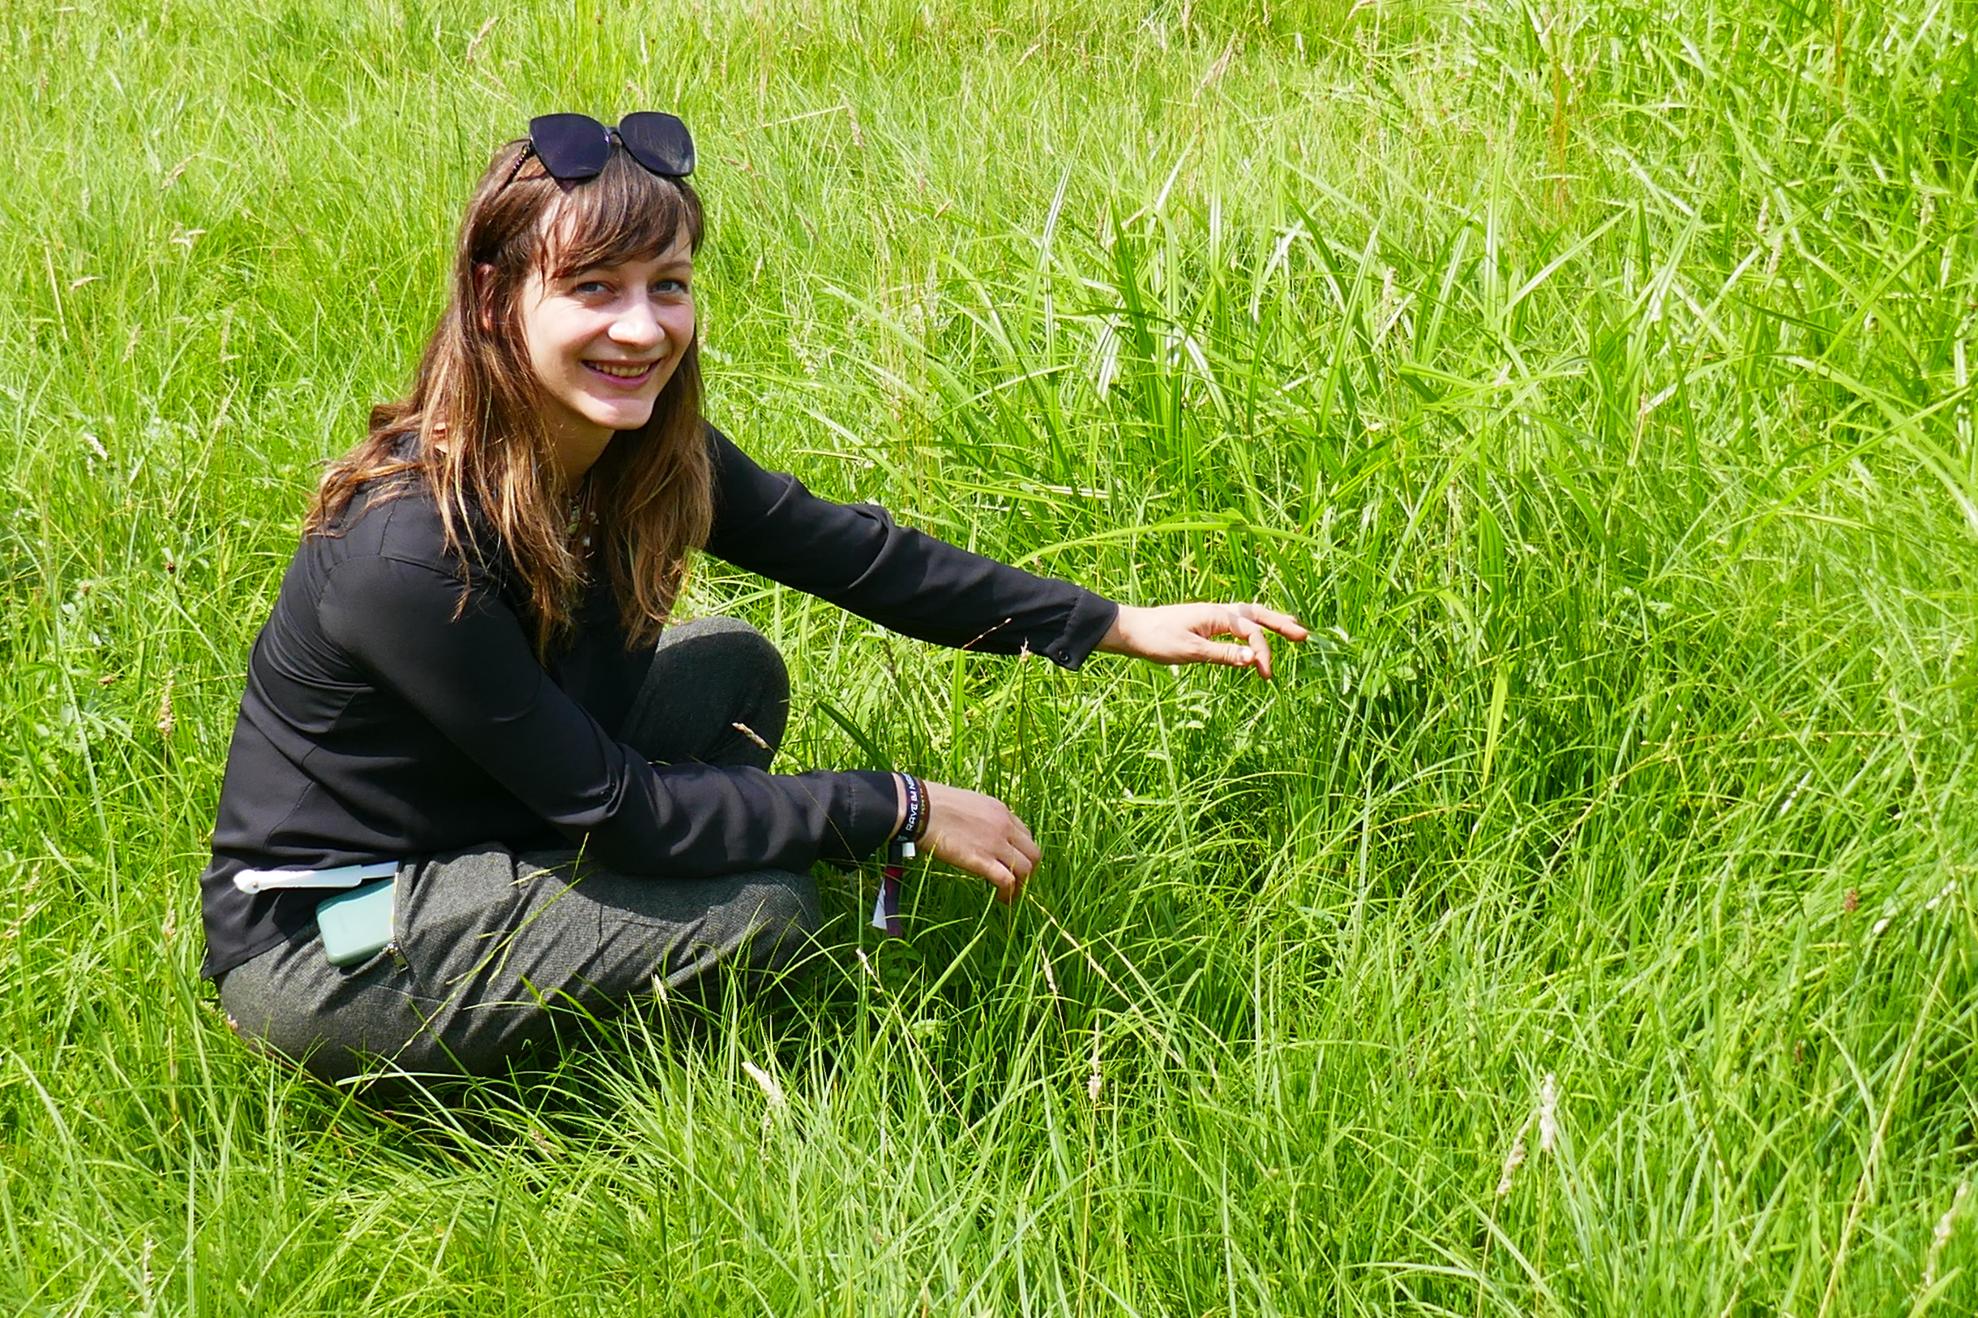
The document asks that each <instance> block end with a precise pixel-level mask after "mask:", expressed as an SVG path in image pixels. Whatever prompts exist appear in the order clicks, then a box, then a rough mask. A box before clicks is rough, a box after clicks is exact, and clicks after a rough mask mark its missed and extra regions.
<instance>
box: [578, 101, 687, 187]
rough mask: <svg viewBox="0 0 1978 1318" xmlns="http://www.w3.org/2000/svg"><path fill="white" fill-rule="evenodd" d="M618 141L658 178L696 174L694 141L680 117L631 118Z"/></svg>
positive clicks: (647, 113)
mask: <svg viewBox="0 0 1978 1318" xmlns="http://www.w3.org/2000/svg"><path fill="white" fill-rule="evenodd" d="M618 140H619V141H621V142H623V143H624V144H625V149H626V150H627V151H630V152H631V153H632V159H634V160H636V161H638V162H639V163H640V164H641V165H644V166H645V167H646V168H647V169H649V170H651V171H652V172H653V173H655V174H664V175H666V176H667V177H668V178H685V177H686V176H687V175H689V174H691V173H693V172H694V139H693V136H692V135H691V134H689V133H688V132H687V125H686V124H684V123H682V122H680V120H679V118H678V116H675V115H670V114H662V113H660V112H659V111H657V110H641V111H640V112H639V113H637V114H628V115H626V116H625V118H624V119H623V120H622V121H620V123H619V125H618ZM600 168H601V166H600Z"/></svg>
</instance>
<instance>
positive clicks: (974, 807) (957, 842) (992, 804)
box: [902, 783, 1044, 904]
mask: <svg viewBox="0 0 1978 1318" xmlns="http://www.w3.org/2000/svg"><path fill="white" fill-rule="evenodd" d="M926 786H927V831H926V832H924V833H922V834H921V836H920V841H919V842H917V843H915V844H914V845H915V848H916V849H917V850H919V851H922V852H926V853H929V854H932V855H933V856H934V857H935V858H936V859H938V860H943V861H946V862H947V863H948V864H950V865H953V866H954V867H955V868H956V869H963V870H967V871H968V872H969V873H970V874H978V875H980V876H982V877H983V878H985V879H987V880H989V882H990V883H992V884H994V885H995V888H996V900H997V901H999V902H1003V903H1005V904H1007V903H1009V902H1012V901H1014V900H1016V898H1017V896H1018V894H1020V893H1021V892H1022V891H1023V885H1024V881H1025V880H1027V879H1028V878H1029V877H1030V875H1031V871H1033V870H1035V869H1036V868H1037V862H1038V861H1040V860H1042V859H1043V858H1044V853H1043V852H1041V851H1039V850H1038V849H1037V843H1036V840H1035V839H1033V838H1032V837H1031V836H1030V830H1029V829H1027V828H1025V827H1024V826H1023V821H1022V820H1021V819H1018V818H1017V817H1016V816H1015V815H1014V814H1012V813H1011V811H1010V808H1009V807H1008V806H1006V805H1004V804H1003V803H1002V802H1001V801H998V800H997V799H996V798H995V797H993V796H985V795H983V794H982V793H981V792H971V791H969V790H968V789H967V788H966V787H950V786H948V785H947V784H946V783H928V784H927V785H926ZM902 807H903V808H904V802H902Z"/></svg>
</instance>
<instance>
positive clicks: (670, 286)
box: [652, 279, 687, 297]
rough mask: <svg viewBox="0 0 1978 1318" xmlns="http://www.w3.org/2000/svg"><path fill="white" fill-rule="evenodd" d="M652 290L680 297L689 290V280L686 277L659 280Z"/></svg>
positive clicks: (663, 294) (664, 294) (662, 294)
mask: <svg viewBox="0 0 1978 1318" xmlns="http://www.w3.org/2000/svg"><path fill="white" fill-rule="evenodd" d="M652 291H653V292H655V293H658V294H660V295H661V296H662V297H678V296H680V294H682V293H684V292H686V291H687V281H686V280H684V279H661V280H657V281H655V282H654V284H653V286H652Z"/></svg>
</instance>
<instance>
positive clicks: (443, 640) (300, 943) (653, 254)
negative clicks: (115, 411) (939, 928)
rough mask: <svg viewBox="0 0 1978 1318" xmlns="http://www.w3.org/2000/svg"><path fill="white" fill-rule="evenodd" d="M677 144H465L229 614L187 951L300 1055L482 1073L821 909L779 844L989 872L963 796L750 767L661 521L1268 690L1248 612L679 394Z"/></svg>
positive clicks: (754, 726) (694, 214)
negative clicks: (407, 300)
mask: <svg viewBox="0 0 1978 1318" xmlns="http://www.w3.org/2000/svg"><path fill="white" fill-rule="evenodd" d="M692 168H693V145H692V142H691V139H690V138H689V136H688V134H687V130H686V128H685V126H684V125H682V124H681V123H680V121H679V120H678V119H675V118H673V117H672V116H670V115H661V114H650V113H647V114H637V115H631V116H628V117H627V118H626V119H625V121H624V122H623V123H622V124H620V125H618V126H617V127H615V128H610V129H607V128H605V127H604V126H603V125H601V124H599V123H597V122H596V121H595V120H591V119H588V118H586V117H584V116H581V115H550V116H545V117H542V118H538V119H536V120H533V121H531V124H530V136H529V138H528V139H526V140H522V141H515V142H510V143H508V144H507V145H506V146H504V147H502V148H501V150H500V151H499V152H497V153H496V155H495V158H494V160H493V162H492V164H490V166H489V168H488V171H487V173H486V174H485V175H484V176H483V177H482V179H481V182H480V184H479V186H478V187H477V188H476V189H475V192H474V196H473V199H472V201H471V202H470V203H469V205H468V208H467V214H466V217H465V219H464V221H463V223H462V225H461V233H460V242H459V246H458V250H457V252H456V256H455V261H454V270H453V289H452V300H451V303H450V305H449V306H448V307H447V309H446V311H445V313H444V314H443V315H442V317H441V319H440V323H439V325H438V327H437V328H436V329H435V331H434V333H433V336H432V338H431V340H430V342H429V343H428V344H427V347H426V351H425V354H424V357H423V359H422V360H421V363H420V366H419V372H418V376H417V379H416V380H415V382H414V384H413V387H412V392H411V394H410V396H409V397H407V398H406V399H404V400H403V401H401V402H397V403H392V404H388V405H385V406H381V407H378V408H376V409H374V410H373V412H372V416H371V424H370V431H369V436H368V437H367V438H366V439H365V440H364V441H363V442H362V443H361V444H359V445H358V446H357V447H356V448H355V449H354V450H352V451H351V452H350V453H349V454H348V455H347V456H346V457H344V458H343V459H342V460H341V461H340V462H339V463H337V464H336V465H335V466H333V467H332V468H331V469H330V470H329V472H328V473H327V474H326V476H325V478H324V480H323V482H322V485H321V487H320V489H319V490H318V491H317V494H316V497H315V500H314V502H313V504H312V506H311V508H310V511H309V514H308V518H307V521H306V524H305V533H304V536H303V539H302V543H301V546H300V548H299V549H298V550H297V552H296V555H295V559H294V561H293V563H292V564H291V565H290V567H289V570H288V573H287V575H286V576H285V577H284V579H283V582H282V588H281V593H280V596H279V598H278V599H277V601H276V603H275V607H274V611H273V614H272V615H271V617H270V618H269V620H268V623H267V625H266V626H265V627H264V628H263V629H262V631H261V633H260V635H259V637H258V638H257V639H256V641H255V645H254V650H253V655H252V658H251V660H250V663H249V669H248V678H247V689H246V694H245V695H244V697H243V698H242V701H241V709H240V717H239V720H238V722H237V724H236V726H235V730H234V737H233V743H232V747H231V750H230V753H229V759H228V764H227V773H226V779H225V784H224V786H223V788H222V792H221V799H220V806H219V817H218V821H217V824H216V826H215V829H214V834H213V861H212V864H211V865H210V866H208V868H207V870H206V873H205V875H204V876H203V877H202V880H201V885H202V899H203V906H204V917H205V926H206V934H207V943H208V952H207V958H206V964H205V968H204V973H205V974H206V975H208V976H209V977H212V978H215V979H217V980H218V981H219V991H220V996H221V1000H222V1002H223V1004H224V1005H225V1007H226V1010H227V1013H228V1017H229V1020H230V1022H231V1023H232V1024H233V1025H234V1027H235V1028H236V1029H237V1030H239V1031H241V1032H242V1033H243V1034H244V1035H246V1036H247V1037H249V1038H250V1039H252V1040H255V1041H257V1042H258V1043H259V1044H261V1045H263V1046H266V1047H268V1048H271V1049H273V1050H275V1051H277V1052H280V1053H282V1054H284V1055H287V1056H289V1057H291V1058H295V1059H298V1060H301V1061H302V1062H303V1063H304V1064H305V1065H306V1066H307V1067H308V1068H309V1069H310V1070H311V1071H313V1072H314V1073H316V1074H317V1075H319V1076H322V1077H324V1078H330V1079H336V1078H343V1077H349V1076H352V1075H356V1074H359V1073H360V1072H362V1071H364V1070H365V1069H366V1068H368V1067H369V1066H371V1065H373V1064H374V1063H375V1062H377V1061H379V1060H382V1062H383V1063H384V1064H385V1065H387V1066H389V1067H391V1068H393V1069H397V1070H402V1071H407V1072H415V1073H418V1072H468V1073H488V1072H493V1071H497V1070H499V1069H500V1068H501V1067H503V1066H504V1065H505V1064H507V1063H508V1062H510V1061H511V1060H513V1059H514V1058H515V1057H516V1056H517V1054H518V1053H520V1052H522V1051H524V1050H526V1049H528V1048H530V1047H532V1046H533V1045H534V1044H536V1043H537V1042H540V1041H541V1040H543V1039H544V1038H547V1037H549V1036H550V1035H551V1033H552V1032H553V1027H554V1016H555V1013H556V1011H557V1009H558V1008H559V1007H575V1008H577V1009H578V1010H579V1011H580V1012H581V1013H582V1014H584V1015H587V1016H595V1015H600V1014H604V1013H606V1012H608V1011H609V1010H610V1009H612V1008H614V1007H616V1006H619V1005H622V1004H623V1003H624V1002H626V1001H627V1000H628V999H630V998H632V997H634V996H635V995H638V994H641V993H650V992H652V991H654V989H655V988H657V987H659V986H662V985H663V986H666V987H667V988H678V989H704V988H705V987H706V986H707V985H708V984H709V983H710V982H711V981H712V980H713V979H714V978H715V977H716V976H715V974H714V972H717V971H723V970H729V971H734V972H753V971H763V970H768V969H772V968H775V967H777V966H780V965H781V964H783V963H785V962H786V961H787V960H788V959H789V957H790V956H791V955H792V953H793V951H794V950H795V948H796V947H797V946H798V945H799V944H800V942H801V940H802V939H803V938H804V937H805V936H807V935H808V934H809V933H811V932H812V931H814V930H815V928H816V926H817V923H818V917H817V902H816V893H815V889H814V886H813V884H812V880H811V879H810V878H809V877H808V874H807V871H808V870H809V868H810V866H811V865H812V863H813V862H815V861H817V860H819V859H828V860H837V861H841V862H842V861H856V860H859V859H862V858H864V857H866V856H869V855H871V854H872V853H873V852H875V851H877V850H878V849H880V848H881V847H883V846H886V845H887V844H888V843H889V842H893V841H895V839H896V838H904V837H915V836H917V837H918V840H919V845H920V847H921V849H922V850H923V851H926V852H931V853H932V854H933V855H934V856H936V857H938V858H940V859H941V860H943V861H945V862H946V863H948V864H950V865H953V866H955V867H957V868H959V869H962V870H965V871H967V872H969V873H972V874H976V875H979V876H981V877H982V878H984V879H987V880H988V881H989V882H990V883H991V884H992V885H993V886H994V888H995V890H996V895H997V896H998V897H999V898H1000V899H1002V900H1003V901H1010V900H1012V899H1013V898H1014V897H1015V896H1016V895H1017V894H1018V893H1019V892H1020V891H1021V889H1022V886H1023V883H1024V881H1025V880H1026V879H1027V878H1029V876H1030V875H1031V873H1032V872H1033V870H1034V869H1035V867H1036V865H1037V863H1038V860H1039V851H1038V847H1037V844H1036V842H1035V841H1034V840H1033V839H1032V838H1031V835H1030V832H1029V830H1028V829H1027V828H1025V827H1024V825H1023V822H1022V821H1021V820H1020V819H1018V818H1017V817H1016V816H1015V815H1014V814H1012V813H1011V812H1010V810H1009V808H1008V807H1007V806H1005V805H1004V804H1003V803H1002V802H1001V801H998V800H996V799H994V798H993V797H989V796H985V795H983V794H981V793H979V792H973V791H969V790H967V789H965V788H960V787H952V786H947V785H944V784H940V783H922V782H920V781H919V780H918V779H916V778H913V777H911V776H909V775H905V774H899V773H892V772H879V771H852V772H815V773H804V774H795V775H783V774H772V773H770V772H769V771H768V770H769V764H770V759H771V757H772V756H773V755H774V753H775V748H776V745H777V742H778V740H779V739H780V737H781V735H782V731H783V724H784V719H785V717H786V713H787V707H788V695H789V692H788V686H787V677H786V675H785V672H784V668H783V664H782V661H781V659H780V657H779V656H778V655H777V653H776V651H775V649H774V648H773V647H772V646H770V644H769V643H768V642H767V641H766V640H765V639H764V638H763V637H762V636H760V635H759V634H757V633H756V632H755V631H753V630H752V629H750V628H748V627H746V626H744V625H742V624H740V623H736V622H733V621H731V620H726V619H709V620H703V621H699V622H694V623H688V624H685V625H683V626H677V627H673V628H670V629H667V630H665V631H664V632H662V630H661V629H662V625H663V624H664V623H665V621H666V618H667V614H668V612H669V610H670V609H671V608H672V606H673V603H674V600H675V597H676V596H677V594H678V592H679V589H680V586H681V583H682V580H683V578H684V576H685V574H686V570H687V564H688V559H689V557H690V555H691V553H692V551H694V550H695V549H697V548H705V549H706V550H707V551H708V552H711V553H713V554H715V555H717V556H719V557H721V558H724V559H726V560H728V561H729V562H731V563H734V564H737V565H738V566H741V567H744V568H748V569H751V570H753V571H756V572H760V573H762V574H763V575H765V576H768V577H770V578H772V579H774V580H777V581H781V582H784V583H786V584H788V585H792V586H795V587H797V588H799V589H802V590H806V591H809V592H811V593H813V594H815V595H818V596H820V597H822V598H824V599H827V600H830V601H832V602H834V603H837V604H839V605H842V606H843V607H845V608H848V609H851V610H853V611H855V612H857V613H859V614H861V615H863V616H865V617H868V618H871V619H873V620H875V621H877V622H880V623H882V624H884V625H886V626H888V627H891V628H893V629H895V630H897V631H900V632H904V633H906V634H908V635H911V636H917V637H921V638H923V639H926V640H931V641H938V642H941V643H943V644H947V645H953V646H965V647H969V648H972V649H977V650H986V651H991V652H995V653H1001V654H1014V653H1018V652H1020V651H1022V650H1025V649H1028V650H1030V651H1032V652H1035V653H1039V654H1043V655H1045V656H1047V657H1049V658H1050V659H1052V660H1054V661H1055V662H1057V663H1059V664H1062V665H1063V666H1065V667H1067V668H1076V667H1077V666H1078V665H1079V664H1080V663H1081V662H1082V661H1083V660H1084V659H1085V657H1086V655H1087V654H1089V653H1090V652H1091V651H1092V650H1094V649H1105V650H1110V651H1113V652H1116V653H1121V654H1130V655H1137V656H1139V657H1141V658H1145V659H1153V660H1158V661H1161V662H1166V663H1177V662H1194V661H1209V662H1220V663H1226V664H1231V665H1234V666H1238V667H1247V668H1250V669H1252V670H1253V671H1255V672H1256V673H1257V674H1258V675H1259V676H1262V677H1269V676H1270V650H1269V647H1268V644H1267V642H1266V639H1265V632H1266V630H1269V631H1273V632H1276V633H1278V634H1280V635H1283V636H1286V637H1289V638H1291V639H1294V640H1296V639H1302V638H1303V637H1304V635H1305V632H1304V629H1303V628H1301V627H1299V625H1298V624H1297V623H1296V622H1295V621H1293V620H1292V619H1291V618H1288V617H1285V616H1284V615H1282V614H1278V613H1274V612H1271V611H1270V610H1268V609H1264V608H1260V607H1258V606H1254V605H1231V606H1222V605H1178V606H1171V607H1168V608H1155V609H1135V608H1130V607H1122V606H1118V605H1115V604H1113V603H1111V602H1109V601H1107V600H1104V599H1101V598H1100V597H1099V596H1097V595H1094V594H1092V593H1090V592H1088V591H1084V590H1081V589H1079V588H1077V587H1075V586H1071V585H1068V584H1066V583H1063V582H1058V581H1051V580H1047V579H1043V578H1038V577H1034V576H1031V575H1029V574H1027V573H1024V572H1019V571H1017V570H1015V569H1012V568H1009V567H1005V566H1003V565H1001V564H998V563H994V562H991V561H989V560H987V559H984V558H981V557H979V556H977V555H974V554H971V553H967V552H965V551H962V550H960V549H956V548H953V547H951V546H948V545H945V544H943V543H941V542H939V541H936V540H933V539H931V538H929V537H927V536H924V535H921V534H919V533H917V532H913V531H908V530H903V529H901V528H900V527H898V526H896V525H895V524H894V523H893V522H892V520H891V519H890V518H889V517H888V516H887V514H886V513H885V512H884V511H883V510H881V509H879V508H875V507H848V506H844V505H838V504H833V503H828V502H825V501H823V500H819V499H817V498H814V497H813V496H812V495H811V494H810V493H809V492H808V491H807V490H805V489H804V487H803V486H802V485H801V484H799V483H798V482H797V481H796V480H794V479H792V478H791V477H788V476H782V475H774V474H771V473H769V472H766V471H764V470H762V469H761V468H760V467H758V466H756V465H755V463H753V462H751V461H750V460H749V459H748V458H747V457H746V456H745V455H744V454H743V453H742V452H741V451H740V450H739V449H737V448H736V447H735V446H734V445H733V444H732V443H730V442H729V440H728V439H727V438H726V437H725V436H724V435H722V434H721V433H720V432H719V431H717V430H715V429H714V428H713V427H712V426H710V425H709V424H708V423H707V422H706V421H704V420H703V418H702V416H701V377H700V367H699V361H698V352H697V344H696V338H695V325H694V300H693V288H692V279H693V257H694V253H695V252H696V250H697V249H698V248H699V246H700V243H701V237H702V217H701V208H700V202H699V200H698V198H697V196H696V194H695V193H694V190H693V189H692V187H690V186H689V184H688V183H687V178H686V176H687V175H688V174H689V173H690V172H691V171H692ZM1218 634H1232V635H1234V636H1236V637H1238V638H1239V640H1240V643H1238V644H1228V643H1216V642H1214V641H1212V640H1211V639H1210V638H1211V637H1213V636H1216V635H1218ZM381 876H385V877H381ZM363 879H370V880H372V882H371V884H369V885H367V886H366V887H364V888H361V889H358V890H357V892H356V894H354V895H349V894H346V893H345V892H344V890H343V889H342V888H339V887H333V886H331V885H333V884H345V883H352V882H357V881H359V880H363ZM319 908H320V915H319ZM365 929H370V930H373V931H376V932H375V937H374V938H373V939H372V940H371V941H370V942H363V941H357V942H354V943H353V942H352V939H359V940H361V939H362V937H363V930H365ZM353 931H354V932H353ZM333 956H334V957H337V958H338V961H339V962H340V963H333V962H332V960H331V957H333Z"/></svg>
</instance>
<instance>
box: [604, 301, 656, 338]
mask: <svg viewBox="0 0 1978 1318" xmlns="http://www.w3.org/2000/svg"><path fill="white" fill-rule="evenodd" d="M611 337H612V339H613V340H614V341H615V342H618V343H622V344H625V345H626V346H627V347H651V346H653V345H655V344H657V343H659V342H660V341H661V340H663V339H664V338H665V337H666V327H665V326H663V325H661V324H660V323H659V316H658V314H657V313H656V312H655V311H654V309H653V305H652V301H651V299H649V298H635V299H633V300H632V302H631V304H630V305H628V306H627V307H626V308H625V309H624V311H623V312H622V313H621V314H620V315H619V316H618V317H617V318H616V319H615V320H613V321H612V322H611Z"/></svg>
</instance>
